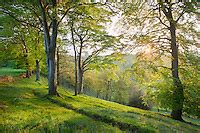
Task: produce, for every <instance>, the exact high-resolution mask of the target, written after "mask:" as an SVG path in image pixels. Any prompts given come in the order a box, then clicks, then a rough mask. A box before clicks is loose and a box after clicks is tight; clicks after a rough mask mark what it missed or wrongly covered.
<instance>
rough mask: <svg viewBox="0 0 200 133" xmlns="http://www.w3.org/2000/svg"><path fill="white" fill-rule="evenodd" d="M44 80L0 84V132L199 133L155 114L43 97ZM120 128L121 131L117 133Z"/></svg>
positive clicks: (68, 95) (69, 95) (68, 96)
mask: <svg viewBox="0 0 200 133" xmlns="http://www.w3.org/2000/svg"><path fill="white" fill-rule="evenodd" d="M46 88H47V86H46V80H45V79H43V80H42V81H41V82H40V83H37V82H34V77H32V78H31V79H22V80H19V81H16V82H14V83H0V132H1V130H2V131H8V132H11V131H13V132H15V131H16V130H32V131H38V130H39V131H47V130H52V131H56V132H58V131H59V130H62V131H68V132H77V131H79V130H81V131H83V132H84V131H85V132H97V131H99V132H102V131H104V132H105V131H106V132H121V131H120V130H123V131H128V130H129V131H131V130H133V131H143V132H154V131H159V132H163V131H164V132H177V131H183V132H200V127H198V126H192V125H189V124H185V123H182V122H178V121H175V120H172V119H170V118H168V117H165V116H162V115H160V114H158V113H154V112H150V111H144V110H140V109H137V108H132V107H128V106H124V105H120V104H117V103H113V102H108V101H104V100H100V99H97V98H93V97H89V96H85V95H81V96H73V94H72V93H70V92H68V91H66V90H64V89H62V88H59V93H60V95H61V97H52V96H46V94H47V89H46ZM119 128H120V129H119Z"/></svg>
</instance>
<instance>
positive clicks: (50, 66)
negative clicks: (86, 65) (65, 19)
mask: <svg viewBox="0 0 200 133" xmlns="http://www.w3.org/2000/svg"><path fill="white" fill-rule="evenodd" d="M38 3H39V6H40V8H41V15H42V18H41V19H42V23H43V24H42V25H43V30H44V40H45V51H46V56H47V70H48V87H49V93H48V94H49V95H57V85H56V73H55V72H56V64H55V50H56V40H57V29H58V25H57V11H56V0H52V6H53V7H52V9H53V10H52V12H53V13H52V14H53V16H52V18H51V25H50V27H49V25H48V22H47V15H46V9H45V7H44V6H43V1H41V0H38ZM47 12H48V11H47ZM50 28H51V30H50ZM50 31H51V33H52V34H51V36H50Z"/></svg>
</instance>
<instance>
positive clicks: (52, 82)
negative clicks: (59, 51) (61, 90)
mask: <svg viewBox="0 0 200 133" xmlns="http://www.w3.org/2000/svg"><path fill="white" fill-rule="evenodd" d="M48 61H49V65H48V86H49V95H57V86H56V73H55V70H56V64H55V63H56V62H55V50H54V52H53V51H51V52H50V53H49V56H48Z"/></svg>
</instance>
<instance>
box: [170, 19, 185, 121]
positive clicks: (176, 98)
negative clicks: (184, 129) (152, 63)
mask: <svg viewBox="0 0 200 133" xmlns="http://www.w3.org/2000/svg"><path fill="white" fill-rule="evenodd" d="M170 34H171V50H172V52H171V55H172V69H171V70H172V77H173V82H174V91H173V103H172V112H171V116H172V118H173V119H176V120H181V121H182V120H183V119H182V109H183V101H184V95H183V86H182V83H181V81H180V79H179V75H178V46H177V44H176V27H175V25H174V23H172V22H170Z"/></svg>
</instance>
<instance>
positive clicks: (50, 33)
mask: <svg viewBox="0 0 200 133" xmlns="http://www.w3.org/2000/svg"><path fill="white" fill-rule="evenodd" d="M61 3H62V5H61ZM71 3H72V2H71V1H69V2H68V1H67V2H61V1H57V0H51V1H42V0H38V1H14V2H13V1H6V2H5V1H2V2H0V11H1V12H2V13H4V14H7V15H9V16H10V17H12V18H13V19H15V20H16V21H18V22H20V23H21V24H22V25H26V26H27V25H28V26H32V27H34V28H36V29H38V30H40V31H42V32H43V34H44V45H45V51H46V59H47V69H48V87H49V92H48V93H49V95H57V85H56V65H55V52H56V41H57V34H58V26H59V24H60V23H61V21H62V19H63V18H64V16H65V15H66V14H67V13H68V11H69V9H70V7H71V5H70V4H71Z"/></svg>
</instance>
